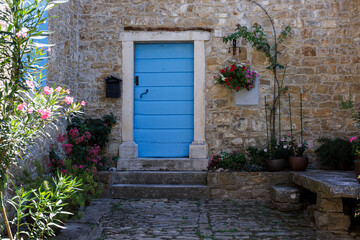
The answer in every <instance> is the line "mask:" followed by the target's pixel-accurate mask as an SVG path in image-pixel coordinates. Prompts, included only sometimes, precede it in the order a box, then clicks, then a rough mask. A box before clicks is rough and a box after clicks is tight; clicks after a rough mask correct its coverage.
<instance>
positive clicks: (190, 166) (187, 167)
mask: <svg viewBox="0 0 360 240" xmlns="http://www.w3.org/2000/svg"><path fill="white" fill-rule="evenodd" d="M207 166H208V159H190V158H137V159H119V160H118V165H117V170H119V171H205V170H206V168H207Z"/></svg>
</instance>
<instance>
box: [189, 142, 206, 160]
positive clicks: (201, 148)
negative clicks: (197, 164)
mask: <svg viewBox="0 0 360 240" xmlns="http://www.w3.org/2000/svg"><path fill="white" fill-rule="evenodd" d="M189 156H190V158H192V159H203V158H207V157H208V147H207V144H204V143H192V144H191V145H190V146H189Z"/></svg>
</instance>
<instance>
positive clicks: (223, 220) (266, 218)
mask: <svg viewBox="0 0 360 240" xmlns="http://www.w3.org/2000/svg"><path fill="white" fill-rule="evenodd" d="M266 205H267V204H264V203H259V202H257V201H235V200H225V201H220V200H208V201H207V200H201V201H184V200H179V201H175V200H133V201H132V200H112V202H111V208H110V211H109V212H107V213H106V214H105V215H104V216H103V217H102V219H101V220H100V225H101V227H102V231H101V237H98V238H97V239H104V240H105V239H210V240H211V239H219V240H220V239H221V240H223V239H289V240H290V239H292V240H296V239H299V240H300V239H301V240H305V239H324V240H325V239H326V240H330V239H334V240H335V239H336V240H340V239H353V238H350V237H347V236H341V235H338V236H335V235H334V236H332V235H329V234H326V233H320V232H316V231H315V230H314V229H313V227H311V226H309V223H308V220H307V217H306V216H304V213H303V211H299V212H290V213H283V212H279V211H276V210H273V209H271V208H270V207H269V206H266Z"/></svg>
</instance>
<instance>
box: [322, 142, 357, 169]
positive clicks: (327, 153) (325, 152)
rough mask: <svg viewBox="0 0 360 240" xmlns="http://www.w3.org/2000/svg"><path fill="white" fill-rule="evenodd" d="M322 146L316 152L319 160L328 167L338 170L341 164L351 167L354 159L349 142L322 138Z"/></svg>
mask: <svg viewBox="0 0 360 240" xmlns="http://www.w3.org/2000/svg"><path fill="white" fill-rule="evenodd" d="M318 141H319V142H320V143H321V146H320V147H318V148H317V149H316V150H315V153H316V156H317V158H318V159H319V160H320V162H321V164H322V165H323V166H326V167H331V168H337V167H338V164H339V163H345V164H348V165H349V166H351V164H352V162H353V159H354V157H353V156H352V153H351V151H352V146H351V143H350V142H349V141H348V140H345V139H342V138H335V139H332V138H326V137H323V138H320V139H318Z"/></svg>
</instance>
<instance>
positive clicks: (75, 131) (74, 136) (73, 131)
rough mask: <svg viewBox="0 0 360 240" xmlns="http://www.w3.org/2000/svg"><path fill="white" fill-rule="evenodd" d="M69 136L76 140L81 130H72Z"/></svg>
mask: <svg viewBox="0 0 360 240" xmlns="http://www.w3.org/2000/svg"><path fill="white" fill-rule="evenodd" d="M69 136H70V138H72V139H75V138H76V137H77V136H79V130H78V129H77V128H72V129H70V131H69Z"/></svg>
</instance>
